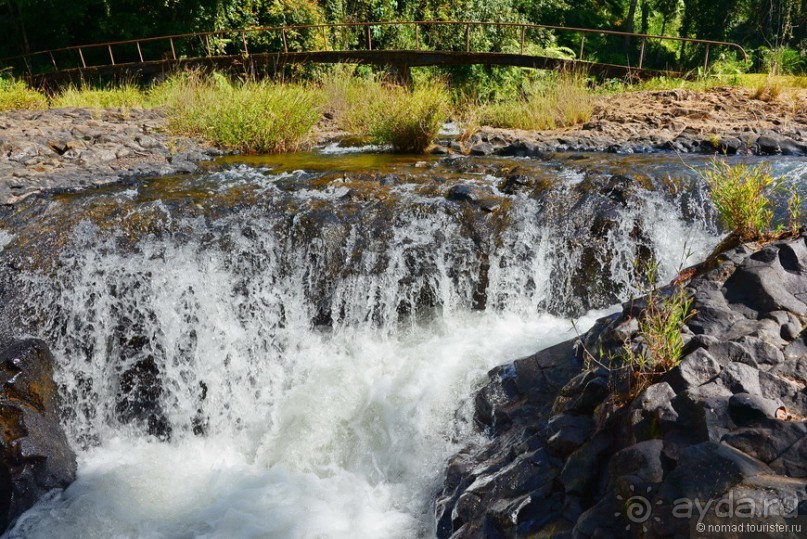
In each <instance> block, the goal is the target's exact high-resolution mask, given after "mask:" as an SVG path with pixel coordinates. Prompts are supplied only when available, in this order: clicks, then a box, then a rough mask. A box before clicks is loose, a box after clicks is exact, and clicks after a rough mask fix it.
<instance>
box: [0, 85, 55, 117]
mask: <svg viewBox="0 0 807 539" xmlns="http://www.w3.org/2000/svg"><path fill="white" fill-rule="evenodd" d="M46 108H48V99H47V98H46V97H45V94H43V93H42V92H39V91H37V90H33V89H32V88H30V87H29V86H28V85H27V84H26V83H25V82H23V81H19V80H12V79H4V78H0V111H7V110H40V109H46Z"/></svg>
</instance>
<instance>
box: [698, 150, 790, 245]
mask: <svg viewBox="0 0 807 539" xmlns="http://www.w3.org/2000/svg"><path fill="white" fill-rule="evenodd" d="M702 176H703V178H704V180H706V183H707V184H708V185H709V188H710V196H711V199H712V203H713V204H714V205H715V207H716V208H717V211H718V214H719V215H720V220H721V222H722V223H723V225H724V226H725V227H726V228H728V229H729V230H730V231H731V232H732V234H734V235H736V236H737V237H739V238H740V239H741V240H751V239H754V238H757V237H759V236H761V235H762V234H763V233H764V232H765V231H766V230H767V229H768V228H769V227H770V225H771V220H772V219H773V210H772V206H773V202H772V201H771V199H770V198H769V196H768V195H769V193H770V191H772V190H773V189H774V188H775V187H776V186H777V184H778V182H777V180H775V179H774V178H773V176H771V174H770V166H769V165H767V164H762V165H756V166H751V165H744V164H740V165H734V166H732V165H729V164H728V163H726V162H725V161H723V160H718V159H716V160H714V161H713V162H712V164H711V166H710V167H709V168H708V169H707V170H705V171H704V172H702Z"/></svg>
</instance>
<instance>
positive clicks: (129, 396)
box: [115, 356, 171, 440]
mask: <svg viewBox="0 0 807 539" xmlns="http://www.w3.org/2000/svg"><path fill="white" fill-rule="evenodd" d="M162 393H163V387H162V381H161V379H160V369H159V367H157V364H156V362H155V361H154V358H153V357H151V356H149V357H147V358H145V359H142V360H140V361H138V362H136V363H135V364H134V365H133V366H132V367H130V368H129V369H127V370H126V371H124V372H123V374H122V375H121V377H120V387H119V389H118V394H117V396H116V404H115V413H116V415H117V417H118V420H119V421H120V422H121V423H138V424H141V425H143V427H144V429H145V431H146V432H147V433H148V434H150V435H152V436H156V437H157V438H160V439H163V440H165V439H168V438H169V437H170V436H171V425H170V423H169V422H168V419H167V418H166V416H165V413H164V411H163V410H162V406H161V405H160V396H161V395H162Z"/></svg>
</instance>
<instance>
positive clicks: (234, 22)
mask: <svg viewBox="0 0 807 539" xmlns="http://www.w3.org/2000/svg"><path fill="white" fill-rule="evenodd" d="M432 19H433V20H475V21H529V22H535V23H543V24H550V25H567V26H574V27H584V28H601V29H614V30H626V31H637V32H638V31H641V32H647V33H651V34H666V35H680V36H686V37H696V38H704V39H717V40H730V41H736V42H739V43H741V44H743V45H744V46H746V47H747V48H749V49H758V48H760V47H761V48H764V49H765V50H778V49H782V48H784V47H789V48H790V49H791V50H793V51H794V52H793V53H792V54H791V56H790V58H791V60H793V62H791V63H794V64H795V66H796V68H798V67H799V66H801V68H803V67H804V65H805V64H807V61H805V54H807V0H739V1H737V0H593V1H592V0H418V1H413V0H73V1H71V2H69V3H66V2H64V1H63V0H0V35H3V36H5V39H3V40H1V41H0V57H5V56H12V55H18V54H21V53H24V52H28V51H35V50H44V49H51V48H57V47H63V46H67V45H78V44H84V43H93V42H100V41H107V40H123V39H128V38H135V37H148V36H159V35H166V34H173V33H184V32H192V31H196V30H214V29H226V28H243V27H248V26H267V25H269V26H271V25H290V24H310V23H317V22H324V21H328V22H343V21H347V22H350V21H369V20H377V21H389V20H432ZM411 33H412V32H409V33H407V31H402V30H398V29H391V28H381V27H379V28H376V29H374V30H373V39H374V40H375V41H376V42H378V43H380V44H382V43H404V42H411V41H412V40H413V39H414V35H410V34H411ZM456 34H457V33H456V32H454V33H451V32H443V33H440V30H438V29H435V30H433V31H432V32H431V33H430V34H429V35H427V36H425V39H427V40H431V45H432V46H435V47H437V46H439V47H445V48H456V49H460V48H462V47H464V46H465V37H464V36H462V35H460V36H458V35H456ZM528 37H529V41H530V42H531V43H535V44H538V45H539V46H543V47H548V46H555V45H563V46H567V47H570V48H573V49H575V50H577V49H578V48H579V36H574V35H562V34H558V36H557V38H556V37H554V36H552V35H549V34H546V33H544V34H538V33H536V34H534V35H530V36H528ZM290 39H291V40H292V41H293V40H294V39H297V40H298V42H299V43H300V45H301V46H302V45H304V41H305V39H309V37H306V36H296V37H295V36H291V37H290ZM346 39H347V38H346ZM351 39H353V40H354V41H355V40H357V39H360V37H359V36H354V37H353V38H351ZM471 39H473V40H477V41H479V40H488V43H487V44H492V45H493V46H494V49H495V48H498V49H500V50H505V49H506V48H507V47H509V46H511V45H512V42H513V39H514V37H513V36H510V35H507V33H506V32H500V33H499V34H496V33H488V34H487V35H485V36H482V35H481V34H480V35H475V36H472V37H471ZM556 39H557V41H555V40H556ZM475 44H477V45H483V44H486V43H481V42H480V43H477V42H475ZM589 45H590V46H589V47H588V50H589V51H590V53H591V54H596V55H598V57H599V58H600V59H602V60H608V59H609V56H610V59H616V57H621V58H619V59H620V60H624V56H625V55H626V54H628V55H633V56H634V57H635V56H636V55H637V50H638V40H632V41H625V40H623V39H606V38H599V39H598V38H594V39H593V40H592V41H590V42H589ZM696 52H697V51H694V50H689V51H687V50H686V49H685V48H684V49H681V50H679V49H678V48H677V47H675V46H672V45H670V46H666V47H657V48H655V49H653V50H650V51H648V54H647V55H646V57H645V58H646V61H650V62H655V63H656V64H661V63H669V62H671V61H674V60H676V59H679V60H680V59H682V58H684V59H685V58H687V55H688V54H690V55H692V56H693V57H694V55H695V53H696ZM762 56H764V55H761V56H760V58H761V57H762Z"/></svg>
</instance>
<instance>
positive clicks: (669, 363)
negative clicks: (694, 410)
mask: <svg viewBox="0 0 807 539" xmlns="http://www.w3.org/2000/svg"><path fill="white" fill-rule="evenodd" d="M645 275H646V277H647V280H648V282H650V283H651V285H650V289H649V291H648V294H647V296H645V301H646V302H647V304H646V306H645V308H644V309H643V310H642V312H641V314H640V315H639V316H638V322H639V331H638V335H637V337H636V338H635V339H634V340H635V344H636V345H635V346H634V345H633V344H632V343H631V342H626V343H625V345H624V351H625V353H624V356H623V364H624V365H625V366H626V367H627V368H628V369H629V370H630V371H631V374H632V375H633V376H632V377H633V380H634V382H635V384H634V389H633V390H632V391H631V393H634V394H638V392H640V391H641V390H642V389H644V388H645V387H647V386H648V385H649V384H651V383H653V381H654V380H655V378H656V377H658V376H660V375H662V374H664V373H665V372H667V371H669V370H670V369H672V368H674V367H675V366H677V365H678V363H680V361H681V357H682V355H683V350H684V340H683V337H682V335H681V330H682V329H683V328H684V325H685V324H686V322H687V320H689V319H690V318H691V317H692V315H693V314H694V313H693V312H692V311H691V307H692V297H691V295H690V294H689V293H688V292H687V291H686V289H685V288H684V287H683V286H682V285H680V284H672V285H671V287H670V288H668V289H666V290H662V289H659V288H658V287H657V286H656V284H655V282H656V278H657V277H658V263H657V262H655V261H650V262H648V263H647V264H646V265H645Z"/></svg>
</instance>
